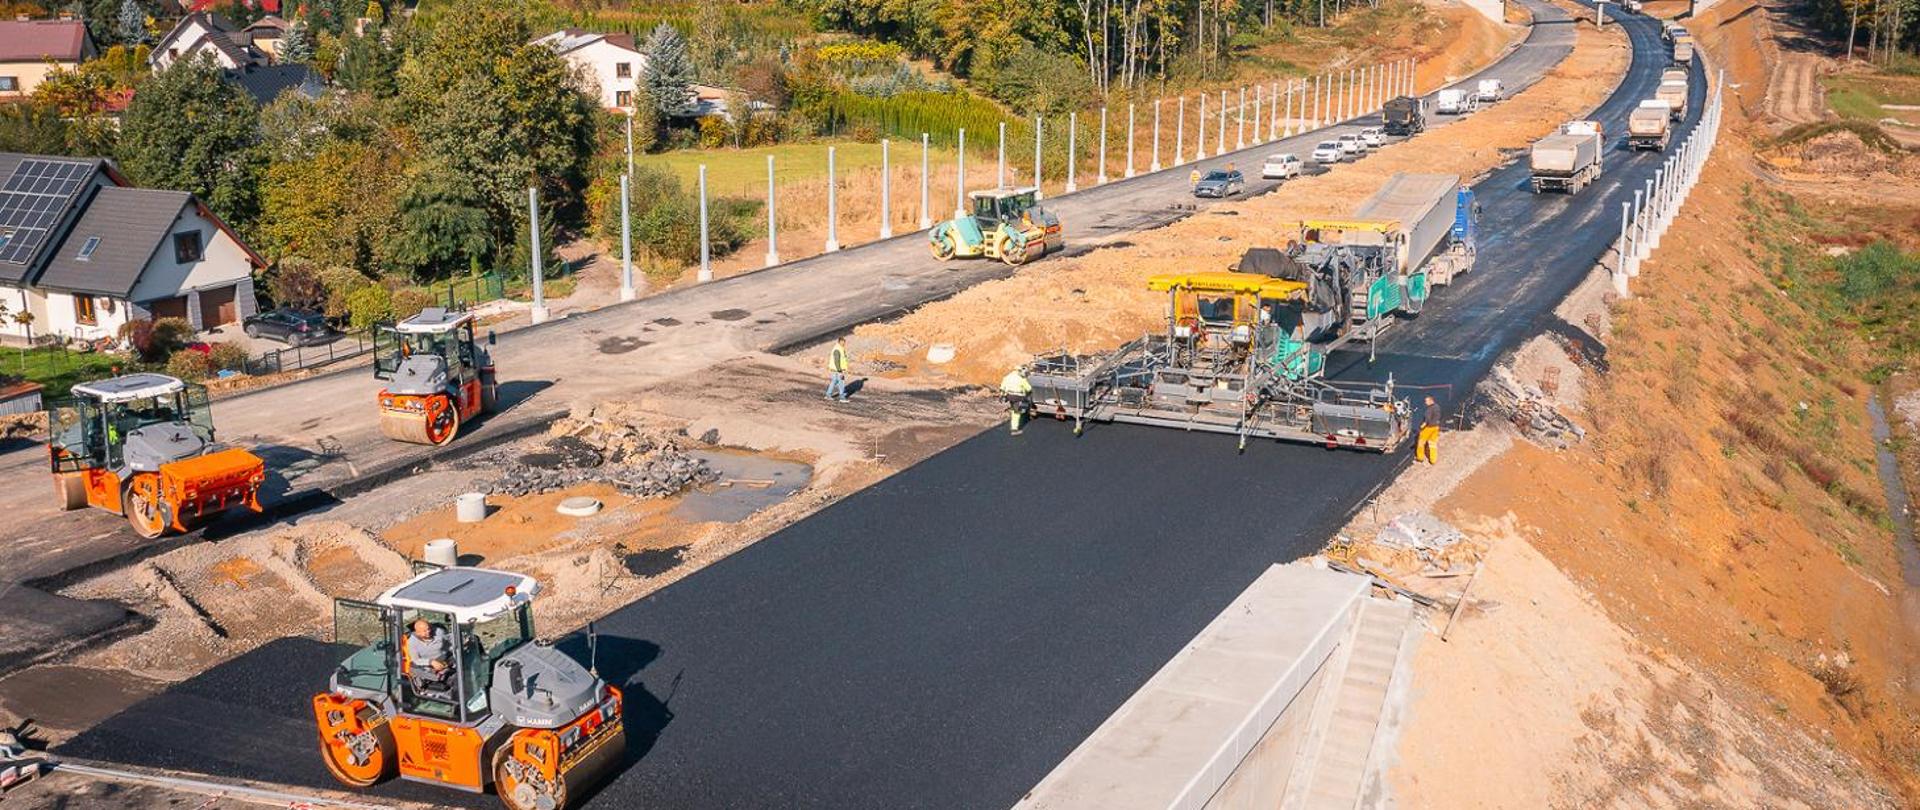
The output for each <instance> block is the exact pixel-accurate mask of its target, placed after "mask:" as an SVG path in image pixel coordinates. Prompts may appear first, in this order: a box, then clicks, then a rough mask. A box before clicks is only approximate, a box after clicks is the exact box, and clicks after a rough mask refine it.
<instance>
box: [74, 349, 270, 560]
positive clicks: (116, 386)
mask: <svg viewBox="0 0 1920 810" xmlns="http://www.w3.org/2000/svg"><path fill="white" fill-rule="evenodd" d="M47 428H48V440H47V450H48V455H49V456H50V457H51V460H52V463H53V482H54V492H55V496H56V498H57V499H58V503H59V504H60V507H61V508H62V509H66V510H72V509H79V508H81V507H83V506H93V507H95V508H99V509H105V510H107V511H109V512H116V513H119V514H122V515H125V516H126V518H127V522H128V523H129V524H131V525H132V526H133V530H134V532H135V533H137V534H139V535H140V536H141V537H143V538H146V539H153V538H156V537H159V536H161V535H163V534H168V533H178V532H185V531H188V530H189V529H191V528H192V526H193V524H195V523H198V522H200V521H202V520H205V519H208V518H211V517H213V516H215V515H218V514H219V513H221V512H224V511H226V510H228V509H235V508H246V509H251V510H253V511H255V512H258V511H260V497H259V495H260V484H261V482H262V481H265V480H266V464H265V463H264V462H262V461H261V460H260V457H258V456H255V455H254V454H252V453H249V452H247V451H246V450H242V449H239V448H224V449H222V448H220V447H219V446H218V445H216V444H215V443H214V435H213V410H212V408H211V406H209V404H208V402H207V389H206V388H204V387H202V386H199V385H195V384H192V383H188V382H183V381H181V380H179V379H176V378H173V377H169V376H167V375H164V374H128V375H124V376H120V377H114V378H112V379H108V380H96V381H94V382H88V383H82V384H80V385H76V386H74V387H73V392H72V396H71V397H69V398H67V399H64V400H58V401H55V402H52V403H50V404H49V405H48V406H47Z"/></svg>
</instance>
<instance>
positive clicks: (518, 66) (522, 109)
mask: <svg viewBox="0 0 1920 810" xmlns="http://www.w3.org/2000/svg"><path fill="white" fill-rule="evenodd" d="M524 15H525V12H524V11H523V10H522V9H521V8H520V7H519V6H518V5H516V4H511V3H509V2H508V1H507V0H486V1H485V2H478V3H470V4H467V5H464V6H462V8H461V14H460V15H459V16H458V17H451V16H446V17H435V18H431V19H429V20H426V21H419V22H416V23H415V26H416V28H415V30H414V32H413V34H412V36H411V38H410V40H411V41H410V42H409V47H408V48H407V57H406V61H405V63H404V64H403V65H402V67H401V69H400V95H399V97H398V101H399V103H400V104H401V106H402V108H404V109H406V110H408V127H409V128H410V129H411V131H412V132H414V133H415V134H416V135H417V136H418V138H419V144H420V150H421V153H422V157H423V158H426V159H429V160H432V161H434V162H435V165H436V167H437V168H436V171H438V172H444V173H445V174H446V175H447V180H446V182H448V183H454V184H462V185H465V186H467V187H469V188H471V189H472V190H473V193H474V195H475V197H476V198H477V199H478V200H480V201H483V203H484V208H485V209H486V211H487V220H488V224H489V232H490V233H491V235H492V242H493V243H494V244H496V245H505V244H507V243H508V242H509V241H510V240H512V239H513V238H514V234H515V233H516V230H517V229H518V228H519V226H520V223H521V221H522V220H523V218H524V216H525V213H524V212H525V211H526V204H527V186H528V184H530V183H531V184H535V185H538V186H539V187H541V188H542V190H543V193H542V195H541V196H542V199H545V200H549V201H553V200H561V201H567V202H568V204H569V205H570V206H572V207H573V208H574V209H577V207H578V200H579V199H580V189H581V188H582V187H583V186H584V185H585V182H586V169H587V163H588V161H589V160H590V159H591V158H592V154H593V135H594V117H593V116H594V106H595V105H594V102H593V101H592V100H591V99H589V98H588V97H587V96H586V95H585V94H584V93H583V92H582V91H581V88H580V83H579V82H580V80H579V77H578V76H577V75H576V74H575V73H574V71H573V69H572V67H571V66H570V65H568V64H567V62H566V61H565V60H563V59H561V58H560V56H559V55H558V54H555V53H554V52H553V49H551V48H548V47H546V46H544V45H536V44H531V43H530V40H531V38H532V37H531V29H530V25H529V23H528V22H527V19H526V17H525V16H524ZM546 213H548V214H549V215H551V214H556V213H559V214H571V215H574V216H576V217H577V214H578V211H577V210H572V211H569V210H568V209H566V208H563V209H562V210H561V211H557V212H556V211H548V212H546ZM551 218H552V217H551V216H549V219H551Z"/></svg>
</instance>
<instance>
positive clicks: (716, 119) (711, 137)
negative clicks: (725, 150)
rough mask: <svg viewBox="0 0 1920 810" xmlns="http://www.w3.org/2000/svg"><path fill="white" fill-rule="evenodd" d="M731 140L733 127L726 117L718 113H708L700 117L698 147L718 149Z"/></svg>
mask: <svg viewBox="0 0 1920 810" xmlns="http://www.w3.org/2000/svg"><path fill="white" fill-rule="evenodd" d="M732 140H733V127H731V126H729V125H728V124H727V119H725V118H723V117H721V116H718V115H709V116H707V117H705V118H702V119H700V148H701V149H719V148H720V147H723V146H726V145H727V143H728V142H729V141H732Z"/></svg>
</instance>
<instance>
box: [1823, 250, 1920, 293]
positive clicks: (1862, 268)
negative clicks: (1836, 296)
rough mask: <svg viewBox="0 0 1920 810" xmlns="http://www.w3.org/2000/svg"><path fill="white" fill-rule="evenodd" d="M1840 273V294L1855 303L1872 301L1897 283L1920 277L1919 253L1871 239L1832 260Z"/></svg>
mask: <svg viewBox="0 0 1920 810" xmlns="http://www.w3.org/2000/svg"><path fill="white" fill-rule="evenodd" d="M1833 265H1834V269H1836V270H1838V271H1839V273H1840V294H1841V296H1843V297H1845V298H1846V299H1847V300H1848V301H1851V302H1854V303H1856V304H1858V303H1863V302H1867V301H1872V300H1875V299H1878V298H1880V297H1881V296H1883V295H1885V294H1886V293H1887V292H1888V291H1889V290H1891V289H1893V288H1894V287H1895V286H1897V285H1900V284H1910V283H1913V282H1914V281H1916V280H1920V257H1915V256H1912V255H1909V254H1906V253H1903V252H1902V251H1901V250H1900V248H1898V247H1896V246H1895V245H1894V244H1893V243H1891V242H1884V241H1882V242H1874V243H1873V244H1870V245H1867V246H1866V247H1864V248H1861V249H1859V250H1856V251H1854V252H1852V253H1849V254H1847V255H1845V256H1840V257H1838V258H1836V259H1834V261H1833Z"/></svg>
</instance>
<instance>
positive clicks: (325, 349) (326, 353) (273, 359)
mask: <svg viewBox="0 0 1920 810" xmlns="http://www.w3.org/2000/svg"><path fill="white" fill-rule="evenodd" d="M371 351H373V332H372V331H371V330H361V331H357V332H348V333H346V334H343V335H341V336H340V337H338V338H335V339H334V340H331V341H328V342H326V343H322V344H316V345H312V346H288V347H287V348H284V349H275V350H273V351H270V352H266V353H264V354H261V355H260V356H258V357H249V358H247V360H246V361H245V362H243V363H241V364H240V365H241V367H240V368H236V369H231V370H232V371H238V372H241V373H243V374H253V375H260V374H278V373H280V372H283V371H299V370H301V369H309V368H320V367H321V366H327V365H331V364H333V363H338V362H340V361H342V360H350V359H352V358H355V357H359V356H361V355H364V354H367V353H368V352H371ZM223 370H228V369H223Z"/></svg>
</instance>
